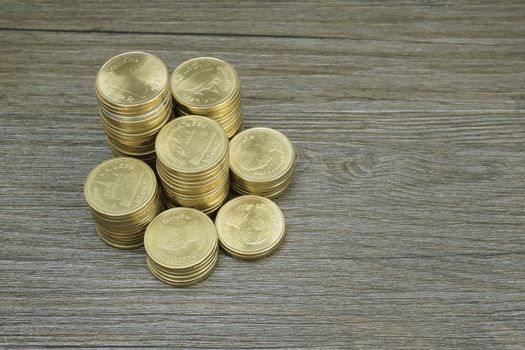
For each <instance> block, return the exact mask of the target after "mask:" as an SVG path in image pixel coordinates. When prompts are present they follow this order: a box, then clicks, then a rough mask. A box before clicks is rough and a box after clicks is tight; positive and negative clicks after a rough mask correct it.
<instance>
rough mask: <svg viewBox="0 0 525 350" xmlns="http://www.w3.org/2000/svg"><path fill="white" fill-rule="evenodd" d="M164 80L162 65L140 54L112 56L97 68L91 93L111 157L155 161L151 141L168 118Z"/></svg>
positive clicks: (165, 71) (169, 100) (169, 101)
mask: <svg viewBox="0 0 525 350" xmlns="http://www.w3.org/2000/svg"><path fill="white" fill-rule="evenodd" d="M168 78H169V74H168V68H167V67H166V65H165V64H164V63H163V62H162V61H161V60H160V59H159V58H157V57H155V56H153V55H150V54H147V53H144V52H128V53H125V54H121V55H118V56H115V57H113V58H111V59H110V60H108V61H107V62H106V63H105V64H104V65H103V66H102V67H101V68H100V70H99V72H98V75H97V79H96V84H95V91H96V95H97V100H98V103H99V111H100V118H101V121H102V128H103V130H104V132H105V133H106V139H107V142H108V144H109V146H110V148H111V150H112V151H113V153H114V154H115V155H117V156H130V157H136V158H139V159H142V160H144V161H146V162H152V161H154V160H155V137H156V136H157V133H158V132H159V130H160V129H161V128H162V127H163V126H164V125H165V124H166V123H167V122H168V121H169V120H170V118H171V115H172V106H173V103H172V98H171V94H170V90H169V84H168Z"/></svg>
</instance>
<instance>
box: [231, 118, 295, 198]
mask: <svg viewBox="0 0 525 350" xmlns="http://www.w3.org/2000/svg"><path fill="white" fill-rule="evenodd" d="M294 160H295V152H294V149H293V146H292V143H291V142H290V140H288V138H287V137H286V136H284V135H283V134H282V133H280V132H278V131H276V130H273V129H269V128H252V129H248V130H244V131H243V132H241V133H239V134H238V135H236V136H235V137H234V138H233V139H232V140H231V142H230V170H231V173H230V175H231V179H232V183H231V186H232V188H233V189H234V190H235V191H236V192H238V193H239V194H254V195H259V196H263V197H267V198H275V197H277V196H279V195H280V194H281V193H283V192H284V191H286V189H287V188H288V186H289V184H290V183H291V181H292V176H293V170H294Z"/></svg>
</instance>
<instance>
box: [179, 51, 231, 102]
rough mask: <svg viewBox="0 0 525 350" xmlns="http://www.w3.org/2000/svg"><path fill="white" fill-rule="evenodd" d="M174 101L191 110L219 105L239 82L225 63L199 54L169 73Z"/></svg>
mask: <svg viewBox="0 0 525 350" xmlns="http://www.w3.org/2000/svg"><path fill="white" fill-rule="evenodd" d="M170 86H171V93H172V95H173V97H174V98H175V100H176V101H177V102H178V103H179V104H181V105H185V106H191V109H192V110H193V111H195V109H201V110H203V111H204V110H208V109H210V108H212V107H213V108H220V106H221V104H226V103H228V102H229V101H230V100H231V98H232V97H235V95H236V94H237V91H238V90H239V88H240V81H239V77H238V75H237V72H236V71H235V69H234V68H233V67H232V66H231V65H230V64H228V63H226V62H224V61H222V60H219V59H217V58H211V57H198V58H194V59H191V60H189V61H186V62H184V63H182V64H181V65H180V66H179V67H177V68H176V69H175V70H174V71H173V74H172V76H171V83H170Z"/></svg>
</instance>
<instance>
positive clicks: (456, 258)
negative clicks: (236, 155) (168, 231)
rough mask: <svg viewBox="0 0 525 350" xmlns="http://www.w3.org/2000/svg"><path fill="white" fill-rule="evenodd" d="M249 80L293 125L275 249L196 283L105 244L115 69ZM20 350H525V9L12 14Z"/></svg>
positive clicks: (2, 170) (4, 229)
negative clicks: (147, 57) (101, 349)
mask: <svg viewBox="0 0 525 350" xmlns="http://www.w3.org/2000/svg"><path fill="white" fill-rule="evenodd" d="M130 50H144V51H148V52H151V53H153V54H155V55H158V56H159V57H161V58H162V59H163V60H164V61H165V62H166V63H167V65H168V67H169V68H170V70H172V69H174V68H175V67H176V66H177V65H178V64H180V63H181V62H183V61H185V60H186V59H189V58H192V57H196V56H203V55H209V56H215V57H219V58H222V59H225V60H227V61H228V62H231V63H232V64H233V65H235V67H236V68H237V69H238V71H239V73H240V76H241V80H242V85H243V101H244V112H245V126H246V127H254V126H267V127H272V128H275V129H278V130H281V131H282V132H284V133H286V134H287V135H288V136H289V138H290V139H291V140H292V142H293V143H294V145H295V147H296V149H297V153H298V159H297V171H296V174H295V178H294V179H295V180H294V181H295V182H294V184H293V185H292V186H291V188H290V189H289V190H288V192H287V193H286V194H285V195H283V196H282V197H280V198H279V199H278V200H277V203H278V204H279V205H280V206H281V208H282V209H283V211H284V213H285V216H286V220H287V236H286V241H285V242H284V245H283V246H282V247H281V249H280V250H279V251H278V252H277V253H276V254H275V255H273V256H271V257H269V258H266V259H263V260H260V261H256V262H243V261H239V260H236V259H233V258H230V257H229V256H226V255H225V254H221V255H220V260H219V264H218V266H217V268H216V270H215V271H214V273H213V274H212V275H211V276H210V277H209V278H208V279H207V280H206V281H204V282H202V283H200V284H197V285H195V286H193V287H191V288H187V289H175V288H170V287H168V286H165V285H164V284H162V283H160V282H159V281H157V280H156V279H154V278H153V277H152V276H151V274H150V273H149V271H148V269H147V266H146V263H145V257H144V251H143V249H140V250H136V251H131V252H125V251H119V250H115V249H111V248H109V247H107V246H105V245H104V244H103V243H102V242H101V241H100V240H99V239H98V238H97V235H96V233H95V227H94V223H93V221H92V219H91V217H90V214H89V212H88V209H87V208H86V205H85V203H84V198H83V192H82V190H83V182H84V178H85V176H86V175H87V174H88V172H89V170H90V169H91V168H92V167H94V166H95V165H96V164H98V163H99V162H101V161H102V160H104V159H107V158H109V157H111V153H110V151H109V149H108V147H107V146H106V144H105V142H104V137H103V133H102V131H101V128H100V125H99V119H98V116H97V104H96V99H95V94H94V88H93V87H94V81H95V75H96V73H97V70H98V68H99V67H100V66H101V64H102V63H103V62H104V61H105V60H107V59H108V58H109V57H111V56H113V55H116V54H118V53H121V52H125V51H130ZM0 55H1V56H0V125H1V128H0V147H1V148H0V151H1V165H0V233H1V236H0V238H1V243H0V273H1V275H0V276H1V281H0V345H1V346H5V347H9V346H17V345H22V346H24V347H26V346H44V345H45V346H49V347H58V346H75V347H76V346H115V347H116V346H140V347H148V346H149V347H157V346H175V345H176V346H180V347H204V348H205V347H212V348H217V347H244V348H256V347H262V348H274V347H283V348H291V347H323V348H339V347H341V348H342V347H344V348H347V347H348V348H357V349H365V348H384V349H393V348H399V349H456V348H458V349H459V348H461V349H464V348H471V349H481V348H486V349H523V348H525V142H524V141H525V140H524V138H525V119H524V118H525V3H524V2H523V1H522V0H519V1H493V0H491V1H396V2H394V1H359V0H352V1H348V2H335V1H300V2H281V1H279V2H266V3H262V2H259V1H246V2H235V1H227V2H215V1H198V2H186V1H181V2H178V3H177V2H174V1H168V0H166V1H142V2H138V1H129V2H110V1H102V0H100V1H82V2H78V3H75V4H74V3H73V2H71V1H56V2H54V1H38V2H34V3H33V2H30V1H28V2H26V1H24V2H22V1H19V0H12V1H1V5H0Z"/></svg>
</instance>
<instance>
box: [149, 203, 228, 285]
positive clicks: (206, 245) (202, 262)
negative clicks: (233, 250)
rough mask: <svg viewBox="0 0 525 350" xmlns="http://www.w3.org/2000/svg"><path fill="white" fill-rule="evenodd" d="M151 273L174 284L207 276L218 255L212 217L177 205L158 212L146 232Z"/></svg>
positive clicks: (185, 283)
mask: <svg viewBox="0 0 525 350" xmlns="http://www.w3.org/2000/svg"><path fill="white" fill-rule="evenodd" d="M144 248H145V249H146V255H147V262H148V266H149V269H150V270H151V273H152V274H153V275H154V276H155V277H157V278H158V279H159V280H161V281H163V282H165V283H167V284H171V285H174V286H187V285H190V284H193V283H197V282H199V281H201V280H203V279H205V278H206V277H207V276H208V275H209V274H210V273H211V272H212V270H213V269H214V267H215V265H216V264H217V259H218V258H219V248H218V241H217V232H216V231H215V226H214V224H213V221H211V219H210V218H209V217H208V216H207V215H206V214H204V213H202V212H200V211H198V210H196V209H191V208H182V207H180V208H174V209H169V210H166V211H165V212H163V213H161V214H160V215H158V216H157V217H156V218H155V219H153V221H152V222H151V223H150V224H149V226H148V228H147V230H146V234H145V235H144Z"/></svg>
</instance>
